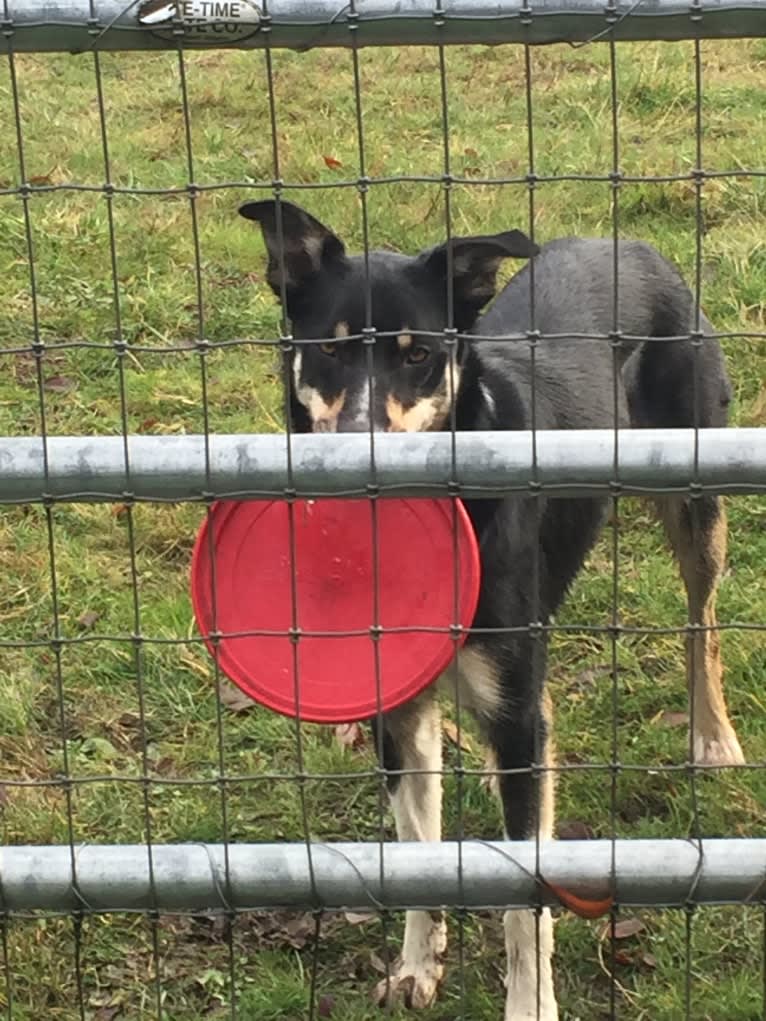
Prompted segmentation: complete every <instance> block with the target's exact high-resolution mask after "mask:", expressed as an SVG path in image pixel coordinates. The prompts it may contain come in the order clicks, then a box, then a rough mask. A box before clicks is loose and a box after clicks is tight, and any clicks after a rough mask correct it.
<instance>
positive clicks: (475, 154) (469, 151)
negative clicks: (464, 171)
mask: <svg viewBox="0 0 766 1021" xmlns="http://www.w3.org/2000/svg"><path fill="white" fill-rule="evenodd" d="M463 152H464V153H465V155H466V156H471V157H472V158H473V159H475V160H477V159H478V158H479V154H478V152H477V151H476V150H475V149H472V148H471V146H470V145H467V146H466V147H465V149H463Z"/></svg>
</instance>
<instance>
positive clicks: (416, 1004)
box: [374, 957, 444, 1010]
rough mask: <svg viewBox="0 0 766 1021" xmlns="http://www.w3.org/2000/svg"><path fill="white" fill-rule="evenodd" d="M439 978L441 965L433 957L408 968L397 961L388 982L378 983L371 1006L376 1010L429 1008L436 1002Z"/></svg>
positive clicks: (442, 968)
mask: <svg viewBox="0 0 766 1021" xmlns="http://www.w3.org/2000/svg"><path fill="white" fill-rule="evenodd" d="M443 975H444V965H443V964H442V963H441V961H439V960H438V959H437V958H436V957H434V958H431V959H429V960H421V961H418V962H417V966H416V967H409V966H408V965H407V962H406V961H397V962H396V964H395V965H394V967H393V968H392V970H391V975H390V977H389V979H388V981H386V979H383V981H382V982H379V983H378V985H377V987H376V989H375V993H374V999H375V1002H376V1003H377V1004H378V1005H379V1006H380V1007H388V1006H393V1005H394V1004H399V1005H401V1006H403V1007H413V1008H415V1009H416V1010H417V1009H419V1008H422V1007H430V1006H431V1004H432V1003H433V1002H434V1000H435V999H436V993H437V991H438V989H439V985H440V983H441V980H442V977H443Z"/></svg>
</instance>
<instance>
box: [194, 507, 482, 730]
mask: <svg viewBox="0 0 766 1021" xmlns="http://www.w3.org/2000/svg"><path fill="white" fill-rule="evenodd" d="M375 507H376V512H375V514H376V518H377V520H376V521H375V523H374V524H373V510H372V503H371V501H369V500H366V499H359V500H340V499H327V500H300V501H296V502H295V503H294V504H293V505H292V511H291V510H290V505H289V504H288V503H286V502H285V501H273V502H272V501H268V502H266V501H260V500H258V501H247V502H240V501H221V502H219V503H216V504H214V505H213V507H212V508H211V511H210V514H209V515H208V517H207V518H206V520H205V522H204V523H203V525H202V527H201V529H200V531H199V534H198V536H197V541H196V544H195V547H194V555H193V559H192V574H191V588H192V602H193V604H194V613H195V616H196V618H197V623H198V625H199V628H200V631H201V633H202V635H203V636H204V637H205V640H206V642H207V645H208V649H209V650H210V651H211V653H214V643H213V642H211V641H210V639H209V637H208V636H209V635H210V633H211V632H218V633H219V634H221V635H222V637H220V638H219V639H218V662H219V664H220V666H221V669H222V670H223V671H224V672H225V673H226V674H227V675H228V676H229V677H230V678H231V680H232V681H234V683H235V684H236V685H237V686H238V687H240V688H241V689H242V690H243V691H244V692H245V693H246V694H247V695H249V696H250V697H251V698H252V699H254V700H255V701H257V702H260V703H262V704H263V705H266V706H268V707H269V708H271V709H275V710H276V711H277V712H280V713H284V714H286V715H288V716H297V715H298V714H299V713H298V707H300V716H301V718H302V719H304V720H310V721H313V722H316V723H345V722H349V721H352V720H363V719H365V718H367V717H370V716H374V715H375V714H376V712H377V711H378V708H381V709H382V710H385V711H387V710H390V709H393V708H395V707H396V706H398V705H401V704H402V703H403V702H406V701H408V700H409V699H411V698H413V697H414V696H415V695H417V694H418V692H420V691H421V690H422V689H423V688H425V687H426V686H427V685H428V684H430V683H431V682H432V681H434V680H435V679H436V678H437V677H438V675H439V674H440V673H441V672H442V671H443V670H444V669H445V668H446V666H447V665H448V663H449V662H450V660H451V659H452V657H453V655H454V653H455V647H456V644H458V643H456V640H455V638H454V637H453V635H452V634H451V633H450V632H449V630H448V629H449V628H450V626H451V625H453V624H454V623H458V624H460V625H462V626H463V627H470V625H471V623H472V621H473V616H474V613H475V610H476V604H477V601H478V597H479V581H480V560H479V549H478V543H477V541H476V536H475V534H474V531H473V527H472V525H471V522H470V519H469V517H468V514H467V512H466V510H465V507H463V505H462V504H461V503H460V501H459V500H455V501H453V500H449V499H444V500H427V499H417V500H405V499H390V500H378V501H376V504H375ZM291 513H292V519H293V528H292V531H293V536H292V541H291V535H290V532H291V528H290V515H291ZM374 534H376V535H377V547H378V557H377V565H378V567H377V575H378V584H377V589H378V620H377V623H378V624H379V625H380V626H381V628H382V629H383V630H382V632H381V633H379V634H378V637H377V638H375V637H373V634H372V633H371V628H372V626H373V625H374V624H375V623H376V620H375V605H374V604H375V600H374V589H375V587H376V586H375V583H374V579H375V563H374V557H373V549H374V544H373V535H374ZM292 549H294V558H293V553H292ZM455 553H456V554H457V558H455ZM293 559H294V564H295V572H294V581H293V570H292V567H293ZM455 559H457V572H456V571H455ZM213 578H215V601H214V600H213ZM456 582H457V592H456ZM214 607H215V608H214ZM293 626H295V627H296V628H297V629H298V631H299V632H300V636H299V637H298V638H297V640H296V639H295V637H291V635H290V629H291V628H293ZM391 628H394V629H403V630H394V631H389V630H387V629H391ZM432 629H439V630H432ZM349 631H351V632H358V633H356V634H353V635H349V634H348V632H349ZM306 632H309V634H306ZM313 632H321V633H322V634H321V635H315V634H313ZM293 635H295V632H293ZM461 637H463V639H464V636H461ZM378 688H379V689H380V690H379V691H378Z"/></svg>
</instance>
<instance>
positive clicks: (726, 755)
mask: <svg viewBox="0 0 766 1021" xmlns="http://www.w3.org/2000/svg"><path fill="white" fill-rule="evenodd" d="M694 761H695V762H697V763H699V764H700V765H702V766H742V765H744V763H745V756H744V755H743V754H742V748H741V747H740V743H739V741H738V740H737V735H736V734H735V733H734V730H733V728H732V727H731V726H722V727H719V728H718V729H717V730H715V731H714V732H713V733H712V734H702V733H699V732H697V733H696V734H695V735H694Z"/></svg>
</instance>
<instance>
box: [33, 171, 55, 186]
mask: <svg viewBox="0 0 766 1021" xmlns="http://www.w3.org/2000/svg"><path fill="white" fill-rule="evenodd" d="M52 173H53V171H52V170H49V171H48V173H47V174H35V175H34V176H33V177H30V178H29V180H28V181H27V184H31V185H38V186H39V185H46V184H53V179H52V178H51V174H52Z"/></svg>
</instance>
